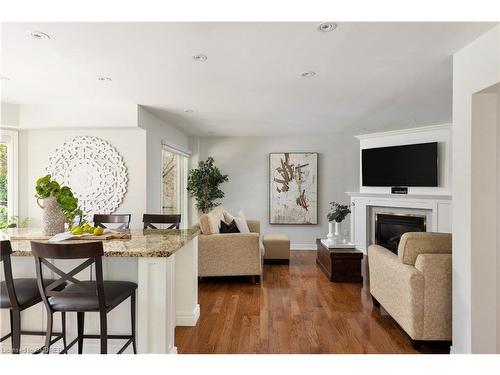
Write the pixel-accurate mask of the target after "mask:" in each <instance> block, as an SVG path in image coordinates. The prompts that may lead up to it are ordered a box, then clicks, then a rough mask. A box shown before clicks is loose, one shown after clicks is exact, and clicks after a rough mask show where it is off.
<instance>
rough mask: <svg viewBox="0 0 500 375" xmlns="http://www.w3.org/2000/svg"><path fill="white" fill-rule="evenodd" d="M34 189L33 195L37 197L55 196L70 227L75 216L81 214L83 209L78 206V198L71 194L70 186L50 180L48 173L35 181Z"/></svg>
mask: <svg viewBox="0 0 500 375" xmlns="http://www.w3.org/2000/svg"><path fill="white" fill-rule="evenodd" d="M35 189H36V195H35V197H37V198H39V199H44V198H48V197H50V196H54V197H55V198H56V200H57V203H59V205H60V206H61V211H62V212H63V214H64V218H65V220H66V222H67V223H68V226H69V228H70V229H71V228H72V227H73V223H74V221H75V218H76V217H77V216H81V215H82V214H83V211H82V210H81V209H80V208H79V207H78V198H76V197H75V196H74V195H73V192H72V191H71V188H70V187H68V186H61V185H60V184H59V183H58V182H57V181H55V180H52V176H51V175H50V174H48V175H46V176H43V177H40V178H39V179H38V180H37V181H36V188H35Z"/></svg>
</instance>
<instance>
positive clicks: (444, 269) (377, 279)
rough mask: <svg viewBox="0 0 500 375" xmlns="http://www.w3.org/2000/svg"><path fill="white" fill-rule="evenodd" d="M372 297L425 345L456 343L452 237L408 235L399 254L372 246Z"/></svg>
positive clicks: (444, 234) (413, 341)
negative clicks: (452, 305) (453, 338)
mask: <svg viewBox="0 0 500 375" xmlns="http://www.w3.org/2000/svg"><path fill="white" fill-rule="evenodd" d="M368 265H369V272H370V293H371V295H372V298H373V303H374V305H375V306H377V307H378V306H380V305H382V306H383V307H384V309H385V310H386V311H387V312H388V313H389V314H390V315H391V316H392V317H393V318H394V320H395V321H396V322H397V323H398V324H399V325H400V326H401V328H403V330H405V331H406V333H407V334H408V335H409V336H410V338H411V340H412V345H413V346H414V347H417V346H419V344H420V343H421V341H451V322H452V321H451V298H452V289H451V285H452V284H451V275H452V265H451V234H448V233H430V232H419V233H405V234H403V236H402V237H401V241H400V243H399V247H398V254H397V255H396V254H394V253H392V252H391V251H389V250H387V249H386V248H384V247H381V246H378V245H372V246H370V247H369V248H368Z"/></svg>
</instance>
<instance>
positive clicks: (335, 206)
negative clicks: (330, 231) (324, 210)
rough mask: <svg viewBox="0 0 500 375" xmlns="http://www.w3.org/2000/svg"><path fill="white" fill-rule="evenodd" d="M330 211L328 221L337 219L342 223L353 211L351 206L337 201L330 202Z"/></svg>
mask: <svg viewBox="0 0 500 375" xmlns="http://www.w3.org/2000/svg"><path fill="white" fill-rule="evenodd" d="M330 206H331V208H330V212H329V213H328V215H326V217H327V218H328V221H336V222H337V223H341V222H343V221H344V219H345V218H346V216H347V215H349V214H350V213H351V210H350V209H349V206H347V205H345V204H340V203H337V202H330Z"/></svg>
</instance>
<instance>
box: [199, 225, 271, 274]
mask: <svg viewBox="0 0 500 375" xmlns="http://www.w3.org/2000/svg"><path fill="white" fill-rule="evenodd" d="M259 242H260V241H259V234H258V233H226V234H209V235H203V234H202V235H200V236H198V273H199V276H224V275H260V274H261V273H262V257H261V252H260V247H259Z"/></svg>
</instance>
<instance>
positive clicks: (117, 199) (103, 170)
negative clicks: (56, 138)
mask: <svg viewBox="0 0 500 375" xmlns="http://www.w3.org/2000/svg"><path fill="white" fill-rule="evenodd" d="M46 170H47V172H48V173H50V174H51V175H52V178H54V179H55V180H56V181H57V182H59V183H60V184H63V185H68V186H69V187H71V189H72V190H73V192H74V194H75V195H76V196H77V198H78V201H79V202H78V203H79V205H80V208H81V209H82V210H83V212H84V216H85V217H86V218H87V219H90V220H91V219H92V216H93V215H94V214H95V213H100V214H110V213H112V212H114V211H115V210H116V209H117V208H118V206H119V205H120V204H121V203H122V200H123V197H124V196H125V193H126V192H127V168H126V167H125V163H124V162H123V159H122V157H121V155H120V154H119V153H118V152H117V151H116V149H115V148H114V147H113V146H112V145H111V144H109V143H108V142H106V141H104V140H102V139H100V138H98V137H90V136H80V137H75V138H73V139H71V140H70V141H67V142H65V143H64V144H63V145H62V147H60V148H58V149H56V151H55V153H54V154H53V155H52V156H51V157H50V158H49V165H48V166H47V168H46Z"/></svg>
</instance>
